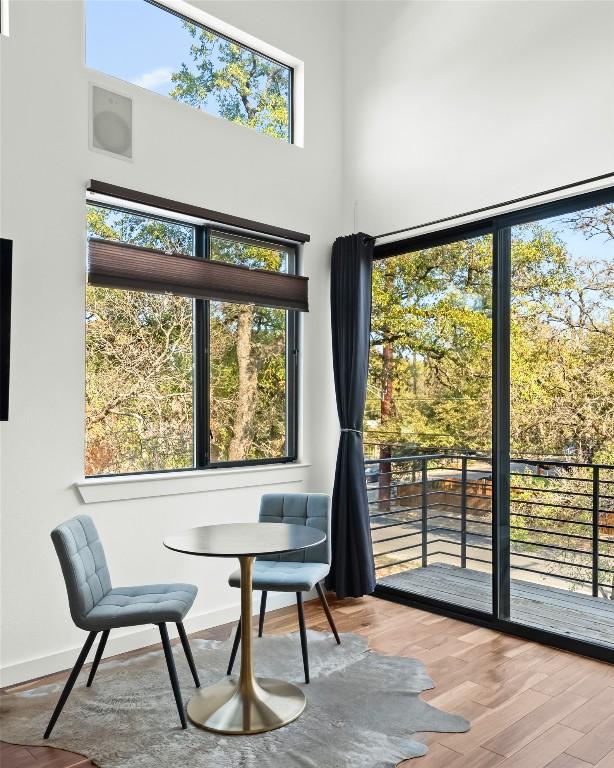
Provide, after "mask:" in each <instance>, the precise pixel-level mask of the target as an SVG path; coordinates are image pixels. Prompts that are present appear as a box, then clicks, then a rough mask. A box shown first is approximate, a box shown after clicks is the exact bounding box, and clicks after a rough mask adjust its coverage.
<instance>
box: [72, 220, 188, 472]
mask: <svg viewBox="0 0 614 768" xmlns="http://www.w3.org/2000/svg"><path fill="white" fill-rule="evenodd" d="M88 235H89V236H90V237H105V238H108V239H114V240H120V241H123V242H130V243H135V244H138V245H141V246H146V247H152V248H163V249H164V250H172V251H176V252H181V253H192V246H193V230H192V228H191V227H186V226H182V225H178V224H172V223H169V222H164V221H160V220H157V219H151V218H148V217H145V216H135V215H133V214H128V213H125V212H121V211H115V210H110V209H106V208H102V207H97V206H88ZM192 335H193V313H192V301H191V300H189V299H185V298H182V297H177V296H168V295H157V294H148V293H143V292H137V291H121V290H115V289H109V288H97V287H93V286H88V287H87V298H86V459H85V472H86V474H87V475H95V474H106V473H122V472H141V471H148V470H149V471H151V470H160V469H180V468H184V467H191V466H193V436H192V434H193V415H192V414H193V408H192V380H193V376H192V363H193V359H192Z"/></svg>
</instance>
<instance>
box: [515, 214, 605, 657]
mask: <svg viewBox="0 0 614 768" xmlns="http://www.w3.org/2000/svg"><path fill="white" fill-rule="evenodd" d="M511 234H512V311H511V338H510V342H511V350H510V351H511V355H510V358H511V377H510V385H511V389H510V396H511V413H510V428H511V472H512V476H511V479H510V485H511V503H510V524H511V530H510V537H511V558H510V561H511V580H510V592H511V618H512V620H513V621H516V622H518V623H520V624H525V625H530V626H535V627H538V628H539V629H548V630H550V631H553V632H558V633H561V634H564V635H565V636H567V637H575V638H579V639H581V640H587V641H589V642H596V643H598V644H600V645H610V646H611V645H612V644H613V642H614V641H613V637H614V635H613V632H612V628H613V627H614V603H613V602H612V598H613V596H614V362H613V361H614V205H613V204H612V203H609V204H605V205H598V206H596V207H593V208H586V209H583V210H579V211H575V212H572V213H566V214H562V215H560V216H556V217H552V218H548V219H542V220H540V221H537V222H531V223H528V224H522V225H518V226H514V227H512V229H511ZM561 606H564V608H561ZM597 614H598V615H599V617H600V618H599V619H598V620H597V621H596V620H595V616H596V615H597ZM570 617H572V618H570Z"/></svg>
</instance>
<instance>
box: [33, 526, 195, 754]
mask: <svg viewBox="0 0 614 768" xmlns="http://www.w3.org/2000/svg"><path fill="white" fill-rule="evenodd" d="M51 539H52V541H53V544H54V546H55V551H56V552H57V555H58V558H59V560H60V565H61V566H62V573H63V574H64V581H65V582H66V590H67V592H68V605H69V607H70V615H71V616H72V620H73V621H74V623H75V624H76V625H77V626H78V627H79V629H84V630H86V631H87V632H89V635H88V637H87V640H86V641H85V645H84V646H83V648H82V650H81V653H80V654H79V658H78V659H77V662H76V664H75V666H74V667H73V670H72V672H71V673H70V675H69V677H68V680H67V682H66V685H65V686H64V690H63V691H62V695H61V696H60V699H59V701H58V703H57V705H56V707H55V710H54V711H53V715H52V716H51V720H50V721H49V725H48V726H47V730H46V731H45V738H46V739H48V738H49V735H50V734H51V731H52V729H53V726H54V725H55V723H56V720H57V719H58V717H59V716H60V713H61V711H62V708H63V707H64V704H65V703H66V700H67V699H68V696H69V695H70V692H71V690H72V688H73V686H74V684H75V681H76V679H77V677H78V676H79V672H80V671H81V667H82V666H83V663H84V662H85V659H86V658H87V654H88V653H89V652H90V649H91V647H92V645H93V643H94V640H95V639H96V635H97V634H98V632H102V635H101V638H100V644H99V645H98V649H97V650H96V655H95V657H94V662H93V664H92V668H91V670H90V674H89V677H88V680H87V686H88V687H89V686H91V684H92V682H93V680H94V675H95V674H96V670H97V669H98V665H99V663H100V659H101V658H102V654H103V652H104V648H105V645H106V642H107V638H108V637H109V632H110V631H111V630H112V629H117V628H119V627H135V626H139V625H141V624H157V625H158V627H159V629H160V637H161V638H162V646H163V648H164V656H165V657H166V664H167V666H168V672H169V676H170V678H171V685H172V688H173V693H174V694H175V702H176V704H177V709H178V710H179V718H180V720H181V727H182V728H186V727H187V725H186V719H185V713H184V711H183V703H182V701H181V691H180V690H179V680H178V678H177V670H176V669H175V662H174V660H173V653H172V651H171V645H170V642H169V638H168V630H167V629H166V622H169V621H172V622H174V623H175V624H176V625H177V629H178V631H179V637H180V638H181V644H182V645H183V650H184V651H185V655H186V657H187V659H188V664H189V666H190V671H191V672H192V677H193V678H194V684H195V685H196V687H197V688H198V687H200V682H199V680H198V673H197V671H196V666H195V664H194V659H193V657H192V652H191V650H190V645H189V643H188V637H187V635H186V632H185V629H184V627H183V623H182V622H183V619H184V617H185V615H186V613H187V612H188V611H189V609H190V608H191V606H192V603H193V602H194V598H195V597H196V592H197V591H198V590H197V587H195V586H193V585H192V584H151V585H147V586H143V587H117V588H115V589H113V587H112V586H111V577H110V576H109V569H108V567H107V561H106V558H105V555H104V550H103V548H102V543H101V541H100V538H99V537H98V531H97V530H96V526H95V525H94V522H93V520H92V518H91V517H88V516H87V515H79V516H78V517H73V518H72V520H67V521H66V522H65V523H62V524H61V525H58V527H57V528H54V529H53V531H51Z"/></svg>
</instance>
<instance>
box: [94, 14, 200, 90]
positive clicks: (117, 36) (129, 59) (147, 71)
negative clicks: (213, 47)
mask: <svg viewBox="0 0 614 768" xmlns="http://www.w3.org/2000/svg"><path fill="white" fill-rule="evenodd" d="M85 27H86V42H85V51H86V53H85V56H86V63H87V66H88V67H91V68H92V69H97V70H100V71H101V72H106V73H107V74H109V75H114V76H115V77H119V78H121V79H122V80H127V81H128V82H131V83H135V84H136V85H140V86H142V87H143V88H147V89H148V90H150V91H156V92H157V93H161V94H163V95H165V96H167V95H168V94H169V92H170V90H171V89H172V87H173V86H172V83H171V79H170V76H171V73H172V72H177V71H179V69H180V66H181V64H182V63H183V62H185V63H186V64H188V63H189V62H190V55H189V51H190V45H191V44H192V38H191V36H190V35H189V33H188V32H187V31H186V29H185V28H184V25H183V23H182V21H181V19H179V18H178V17H177V16H173V15H172V14H171V13H167V12H166V11H162V10H161V9H160V8H157V7H156V6H154V5H151V4H150V3H146V2H144V0H121V2H120V0H86V25H85Z"/></svg>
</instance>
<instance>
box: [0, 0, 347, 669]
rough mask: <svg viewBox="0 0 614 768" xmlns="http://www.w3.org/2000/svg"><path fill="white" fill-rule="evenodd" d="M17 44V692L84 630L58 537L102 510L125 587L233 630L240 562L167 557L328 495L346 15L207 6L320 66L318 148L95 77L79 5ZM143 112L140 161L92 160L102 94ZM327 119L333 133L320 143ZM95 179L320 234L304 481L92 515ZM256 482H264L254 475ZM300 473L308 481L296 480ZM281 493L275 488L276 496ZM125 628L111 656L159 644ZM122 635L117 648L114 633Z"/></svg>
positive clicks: (14, 18) (11, 431) (5, 586)
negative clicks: (282, 499) (270, 505)
mask: <svg viewBox="0 0 614 768" xmlns="http://www.w3.org/2000/svg"><path fill="white" fill-rule="evenodd" d="M10 5H11V26H10V32H11V34H10V37H9V38H3V39H2V41H1V43H0V45H1V46H2V50H1V55H2V60H1V70H2V154H1V162H2V200H1V212H2V220H1V222H0V224H1V231H2V235H3V236H4V237H9V238H13V239H14V241H15V245H14V294H13V299H14V305H13V350H12V352H13V354H12V381H11V414H10V421H9V422H8V424H4V425H2V427H1V428H0V429H1V455H2V466H1V472H2V475H1V484H2V501H1V503H2V649H1V650H2V667H3V681H2V682H3V684H9V683H12V682H15V681H19V680H23V679H26V678H29V677H32V676H34V675H39V674H43V673H47V672H51V671H53V670H57V669H61V668H66V667H67V666H69V665H71V664H72V663H73V661H74V657H75V653H76V649H77V647H78V646H80V645H81V643H82V642H83V633H82V632H80V631H79V630H77V629H75V628H74V627H73V626H72V624H71V621H70V617H69V615H68V610H67V602H66V596H65V590H64V585H63V583H62V579H61V574H60V570H59V566H58V562H57V559H56V556H55V552H54V550H53V547H52V545H51V541H50V539H49V532H50V530H51V529H52V528H53V526H54V525H56V524H57V523H58V522H60V521H62V520H64V519H66V518H69V517H71V516H72V515H75V514H79V513H83V512H85V513H88V514H91V515H92V516H93V518H94V520H95V522H96V524H97V526H98V527H99V530H100V532H101V535H102V538H103V541H104V542H105V545H106V549H107V554H108V559H109V565H110V569H111V575H112V577H113V579H114V581H115V582H116V583H117V584H134V583H143V582H147V581H150V582H155V581H189V582H193V583H196V584H198V585H199V587H200V593H199V596H198V599H197V602H196V604H195V606H194V608H193V610H192V619H191V620H190V621H189V622H188V628H189V629H190V630H194V629H197V628H200V627H204V626H207V625H211V624H216V623H220V622H222V621H227V620H230V619H232V618H235V617H236V616H237V615H238V594H237V591H236V590H231V589H230V588H228V586H227V584H226V578H227V575H228V573H229V571H230V570H231V568H233V567H235V564H234V563H232V562H227V561H222V560H209V559H204V558H203V559H199V558H190V557H188V556H181V555H177V554H174V553H171V552H168V551H166V550H164V549H163V547H162V539H163V537H164V535H165V534H168V533H170V532H173V531H178V530H181V529H183V528H186V527H190V526H193V525H198V524H204V523H213V522H229V521H243V520H251V519H255V518H256V515H257V508H258V500H259V497H260V495H261V493H263V492H264V491H266V490H275V489H277V490H283V489H287V490H317V491H329V490H330V485H331V476H332V472H333V467H334V455H335V444H334V440H332V441H327V440H323V439H322V435H323V433H324V431H325V430H326V429H332V430H333V432H334V430H335V428H336V425H335V419H336V415H335V410H334V396H333V392H332V373H331V363H330V353H329V343H328V339H329V338H330V332H329V326H328V315H329V312H328V301H327V297H328V257H329V248H330V242H331V240H332V239H333V237H334V236H335V235H336V234H337V229H338V222H339V219H340V201H341V195H340V191H341V163H340V160H339V157H340V151H341V128H340V126H341V119H340V118H341V76H340V70H341V52H340V50H339V48H338V46H337V40H338V39H339V36H340V33H341V27H340V24H341V18H342V14H341V9H340V7H339V6H338V5H337V4H336V3H326V4H321V3H301V2H298V3H287V4H284V3H276V2H273V3H268V2H233V3H207V2H204V3H199V5H200V6H201V7H202V8H203V9H204V10H206V11H208V12H210V13H212V14H214V15H216V16H218V17H220V18H222V19H224V20H225V21H227V22H229V23H231V24H235V25H236V26H238V27H240V28H242V29H244V30H246V31H247V32H250V33H252V34H254V35H256V36H257V37H260V38H261V39H263V40H265V41H266V42H268V43H270V44H272V45H275V46H277V47H279V48H281V49H282V50H286V51H288V52H289V53H291V54H293V55H294V56H296V57H298V58H299V59H301V60H303V61H304V62H305V84H306V113H307V117H306V125H305V147H304V148H298V147H294V146H289V145H287V144H285V143H283V142H281V141H278V140H275V139H272V138H270V137H266V136H262V135H260V134H257V133H255V132H253V131H251V130H249V129H246V128H243V127H241V126H236V125H232V124H230V123H228V122H226V121H224V120H220V119H217V118H215V117H211V116H209V115H207V114H205V113H201V112H198V111H196V110H193V109H191V108H189V107H187V106H185V105H181V104H178V103H175V102H173V101H171V100H170V99H166V98H164V97H162V96H158V95H156V94H153V93H149V92H147V91H145V90H142V89H140V88H137V87H134V86H130V85H127V84H124V83H122V82H120V81H117V80H114V79H113V78H109V77H106V76H104V75H101V74H98V73H95V72H92V71H89V70H87V69H86V68H85V67H84V63H83V62H84V55H83V29H84V27H83V7H82V4H81V3H80V2H77V1H76V0H69V1H68V2H62V1H58V0H45V1H44V2H36V1H34V0H16V1H15V0H13V2H11V4H10ZM89 81H93V82H96V83H98V84H100V85H102V86H104V87H107V88H110V89H111V90H113V89H115V90H117V91H118V92H120V93H125V94H127V95H130V96H131V97H132V98H133V99H134V125H135V133H134V158H135V159H134V162H133V163H129V162H124V161H121V160H116V159H113V158H111V157H108V156H105V155H102V154H99V153H95V152H91V151H89V150H88V141H87V135H88V122H87V121H88V82H89ZM322 120H325V121H326V130H322ZM90 178H96V179H101V180H104V181H108V182H111V183H114V184H119V185H122V186H126V187H130V188H133V189H137V190H143V191H147V192H151V193H154V194H158V195H162V196H165V197H169V198H174V199H177V200H181V201H186V202H189V203H193V204H196V205H202V206H206V207H208V208H212V209H215V210H220V211H225V212H228V213H233V214H236V215H238V216H243V217H246V218H250V219H255V220H259V221H264V222H268V223H271V224H276V225H279V226H283V227H287V228H290V229H295V230H299V231H303V232H308V233H310V234H311V235H312V241H311V243H310V244H308V245H307V246H306V247H305V249H304V253H303V269H304V272H305V274H307V275H308V276H309V277H310V281H311V283H310V301H311V312H310V313H309V315H307V316H305V318H304V325H303V330H304V340H303V381H302V392H303V419H302V451H301V458H302V461H303V462H305V463H308V464H311V467H310V468H305V469H301V470H290V471H289V472H288V470H287V469H278V470H273V471H272V472H268V473H266V475H264V476H263V478H264V479H262V480H255V482H260V483H262V485H261V486H260V487H251V488H247V489H233V485H234V484H235V482H236V478H235V477H233V476H232V475H230V476H229V478H228V483H227V485H228V486H229V488H228V490H223V491H217V492H210V493H193V494H189V495H176V496H170V497H168V496H167V497H163V498H147V499H139V500H133V501H122V502H119V501H116V502H112V503H99V504H91V505H84V504H83V503H82V502H81V501H80V497H79V495H78V494H77V493H76V491H75V489H74V483H75V482H76V481H78V480H80V479H82V478H83V429H84V415H83V407H84V406H83V403H84V330H83V311H84V284H85V262H84V243H85V218H84V216H85V203H84V194H85V187H86V182H87V181H88V179H90ZM256 477H257V476H256ZM290 478H293V479H294V482H292V483H290V482H288V483H285V484H281V485H280V484H279V483H284V480H288V479H290ZM271 483H275V484H271ZM126 634H127V635H129V636H127V637H124V638H123V639H122V637H121V633H120V632H118V633H115V635H116V639H115V641H114V644H112V645H111V647H110V649H109V652H113V651H117V650H120V649H125V648H128V647H136V646H139V645H142V644H143V643H145V642H147V641H150V642H151V641H155V640H156V634H155V631H154V630H147V632H146V633H141V634H140V635H138V636H136V635H134V630H129V631H127V633H126ZM111 640H113V635H111Z"/></svg>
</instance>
